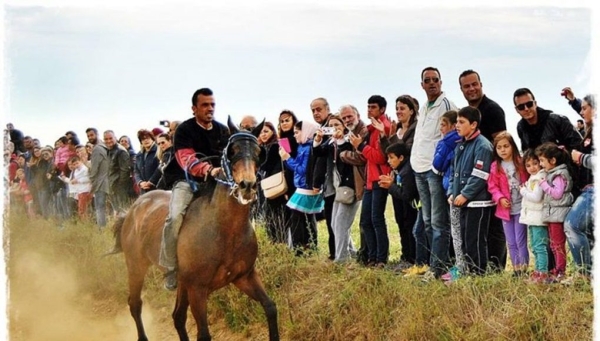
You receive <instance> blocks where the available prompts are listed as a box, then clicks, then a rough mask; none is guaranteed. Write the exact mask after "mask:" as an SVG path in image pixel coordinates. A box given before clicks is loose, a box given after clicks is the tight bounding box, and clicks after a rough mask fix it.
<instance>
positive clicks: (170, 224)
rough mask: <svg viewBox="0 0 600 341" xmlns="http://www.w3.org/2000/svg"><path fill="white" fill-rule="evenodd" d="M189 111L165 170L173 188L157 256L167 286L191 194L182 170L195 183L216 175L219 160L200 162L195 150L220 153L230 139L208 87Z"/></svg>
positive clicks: (172, 283) (171, 283)
mask: <svg viewBox="0 0 600 341" xmlns="http://www.w3.org/2000/svg"><path fill="white" fill-rule="evenodd" d="M192 111H193V112H194V117H192V118H190V119H188V120H186V121H184V122H182V123H181V124H180V125H179V126H178V127H177V130H176V131H175V137H174V141H173V147H174V153H175V160H173V159H172V160H171V162H169V164H168V165H167V166H166V167H165V170H164V178H165V183H166V185H167V187H171V186H172V188H173V189H172V194H171V200H170V202H169V214H168V215H167V219H166V220H165V225H164V227H163V234H162V242H161V245H160V257H159V264H160V265H161V266H163V267H165V268H166V270H167V273H166V275H165V289H167V290H175V289H176V288H177V236H178V235H179V229H180V228H181V224H182V222H183V217H184V215H185V211H186V210H187V208H188V206H189V205H190V202H191V201H192V198H193V196H194V192H193V190H192V187H191V185H190V183H188V182H187V181H186V176H185V171H187V173H188V175H189V176H191V177H192V178H193V180H194V181H196V182H197V183H202V182H204V181H205V179H206V177H207V176H208V175H210V176H212V177H215V176H216V175H217V174H218V173H219V172H220V171H221V168H220V167H219V160H213V161H210V162H209V161H204V162H200V161H199V159H198V158H197V157H196V153H202V154H203V155H205V156H220V155H221V153H222V152H223V149H224V148H225V146H227V142H228V140H229V129H228V128H227V127H226V126H225V125H223V124H221V123H219V122H217V121H214V120H213V117H214V114H215V99H214V97H213V92H212V90H211V89H209V88H202V89H198V90H196V92H194V95H193V96H192ZM184 170H185V171H184ZM194 190H195V189H194Z"/></svg>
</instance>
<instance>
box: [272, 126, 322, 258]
mask: <svg viewBox="0 0 600 341" xmlns="http://www.w3.org/2000/svg"><path fill="white" fill-rule="evenodd" d="M317 129H318V126H317V125H316V124H314V123H311V122H307V121H304V122H303V121H300V122H298V123H296V125H295V126H294V138H295V139H296V142H298V150H297V153H296V156H295V157H292V156H290V154H288V153H287V152H286V151H285V150H284V149H283V148H282V147H280V148H279V155H280V156H281V159H282V160H284V162H285V165H286V167H287V168H289V169H290V170H292V171H293V172H294V185H295V187H296V191H295V192H294V194H293V195H292V197H291V198H290V200H289V201H288V202H287V207H289V208H291V209H292V216H291V221H290V229H291V232H292V247H293V248H294V249H295V250H296V255H303V254H304V251H305V250H307V249H309V248H310V249H315V250H316V247H317V221H316V219H315V213H319V212H321V211H323V208H324V206H325V203H324V201H323V196H322V195H321V193H320V191H315V190H314V189H313V187H312V181H311V180H312V170H311V167H310V162H309V158H310V149H311V147H312V146H311V145H312V136H314V134H315V133H316V131H317Z"/></svg>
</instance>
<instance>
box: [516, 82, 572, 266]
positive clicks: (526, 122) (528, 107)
mask: <svg viewBox="0 0 600 341" xmlns="http://www.w3.org/2000/svg"><path fill="white" fill-rule="evenodd" d="M513 102H514V104H515V110H516V111H517V113H518V114H519V115H521V120H520V121H519V122H518V123H517V133H518V135H519V138H520V139H521V151H523V152H525V150H527V149H530V148H536V147H538V146H539V145H541V144H542V143H544V142H554V143H556V144H557V145H559V146H564V147H565V148H566V149H567V150H568V151H569V153H570V151H571V150H573V149H576V148H577V147H579V146H580V145H581V142H582V140H583V139H582V137H581V135H579V133H578V132H577V130H575V127H573V124H571V121H569V119H568V118H567V117H566V116H562V115H558V114H555V113H553V112H552V111H550V110H546V109H542V108H541V107H538V106H537V101H536V100H535V96H534V95H533V93H532V92H531V90H529V89H527V88H519V89H517V90H515V93H514V94H513ZM552 255H553V254H552V252H551V250H550V246H548V269H549V270H553V269H554V266H555V263H554V257H553V256H552Z"/></svg>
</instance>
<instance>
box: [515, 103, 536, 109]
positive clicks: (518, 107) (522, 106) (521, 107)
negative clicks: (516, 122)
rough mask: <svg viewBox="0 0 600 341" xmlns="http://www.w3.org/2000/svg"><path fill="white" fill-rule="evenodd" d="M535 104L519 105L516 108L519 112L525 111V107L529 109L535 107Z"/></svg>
mask: <svg viewBox="0 0 600 341" xmlns="http://www.w3.org/2000/svg"><path fill="white" fill-rule="evenodd" d="M533 103H534V101H529V102H525V103H521V104H519V105H516V106H515V108H517V110H525V107H527V108H528V109H529V108H531V107H533Z"/></svg>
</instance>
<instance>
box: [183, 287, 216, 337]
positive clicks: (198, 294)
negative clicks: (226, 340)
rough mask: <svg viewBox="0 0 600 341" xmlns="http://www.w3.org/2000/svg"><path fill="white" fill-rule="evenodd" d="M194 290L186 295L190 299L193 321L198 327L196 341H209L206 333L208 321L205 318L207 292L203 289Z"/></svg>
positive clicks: (208, 335)
mask: <svg viewBox="0 0 600 341" xmlns="http://www.w3.org/2000/svg"><path fill="white" fill-rule="evenodd" d="M194 289H195V290H194ZM194 289H190V290H189V292H188V295H189V299H190V308H191V309H192V315H194V319H195V320H196V325H197V327H198V341H210V339H211V337H210V334H209V332H208V319H207V316H206V314H207V312H206V306H207V301H208V291H207V290H206V289H204V288H194Z"/></svg>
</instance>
